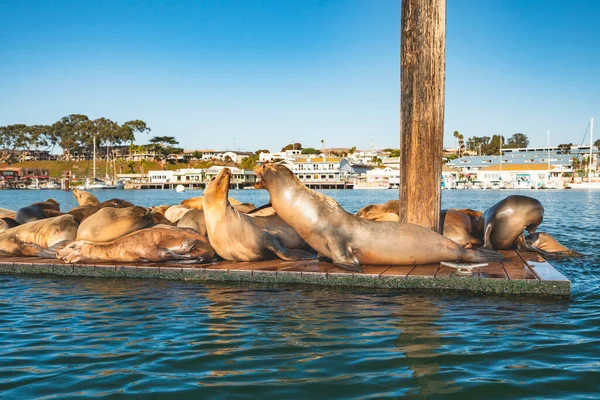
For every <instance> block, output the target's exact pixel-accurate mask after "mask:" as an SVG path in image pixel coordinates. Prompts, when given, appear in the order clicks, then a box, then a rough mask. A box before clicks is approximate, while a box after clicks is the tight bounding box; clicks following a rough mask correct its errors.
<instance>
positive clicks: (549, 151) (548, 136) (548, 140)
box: [548, 129, 550, 173]
mask: <svg viewBox="0 0 600 400" xmlns="http://www.w3.org/2000/svg"><path fill="white" fill-rule="evenodd" d="M548 173H550V130H549V129H548Z"/></svg>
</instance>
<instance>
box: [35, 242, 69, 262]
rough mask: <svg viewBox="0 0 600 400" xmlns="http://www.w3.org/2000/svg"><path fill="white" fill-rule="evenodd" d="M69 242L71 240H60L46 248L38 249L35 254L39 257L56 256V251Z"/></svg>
mask: <svg viewBox="0 0 600 400" xmlns="http://www.w3.org/2000/svg"><path fill="white" fill-rule="evenodd" d="M69 243H71V240H62V241H60V242H58V243H56V244H54V245H52V246H50V247H48V248H47V249H40V251H39V253H38V254H37V256H38V257H41V258H57V257H56V253H57V252H58V251H59V250H62V249H63V248H65V247H66V246H67V245H68V244H69Z"/></svg>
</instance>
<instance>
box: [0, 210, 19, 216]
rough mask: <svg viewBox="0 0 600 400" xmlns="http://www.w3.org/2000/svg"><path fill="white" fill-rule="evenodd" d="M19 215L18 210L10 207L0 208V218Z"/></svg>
mask: <svg viewBox="0 0 600 400" xmlns="http://www.w3.org/2000/svg"><path fill="white" fill-rule="evenodd" d="M16 215H17V212H16V211H13V210H9V209H8V208H0V218H4V217H8V218H14V217H15V216H16Z"/></svg>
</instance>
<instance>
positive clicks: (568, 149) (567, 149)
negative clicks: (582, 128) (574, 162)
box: [558, 143, 573, 154]
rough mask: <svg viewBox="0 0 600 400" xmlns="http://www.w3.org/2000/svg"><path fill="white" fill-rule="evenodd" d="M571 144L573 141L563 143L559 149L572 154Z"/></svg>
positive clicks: (563, 152)
mask: <svg viewBox="0 0 600 400" xmlns="http://www.w3.org/2000/svg"><path fill="white" fill-rule="evenodd" d="M571 146H573V143H562V144H559V145H558V149H559V150H560V152H561V153H562V154H571Z"/></svg>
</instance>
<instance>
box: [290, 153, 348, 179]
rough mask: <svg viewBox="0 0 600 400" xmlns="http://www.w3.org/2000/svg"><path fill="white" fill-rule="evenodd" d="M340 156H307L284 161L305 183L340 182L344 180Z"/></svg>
mask: <svg viewBox="0 0 600 400" xmlns="http://www.w3.org/2000/svg"><path fill="white" fill-rule="evenodd" d="M341 162H342V159H341V158H339V157H324V156H323V155H321V156H307V157H306V158H298V159H296V160H294V161H293V162H289V161H287V162H283V164H284V165H286V166H287V167H288V168H290V169H291V170H292V172H293V173H294V174H296V176H297V177H298V179H300V181H302V182H304V183H312V184H318V183H340V182H343V179H342V172H341V171H340V164H341Z"/></svg>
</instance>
